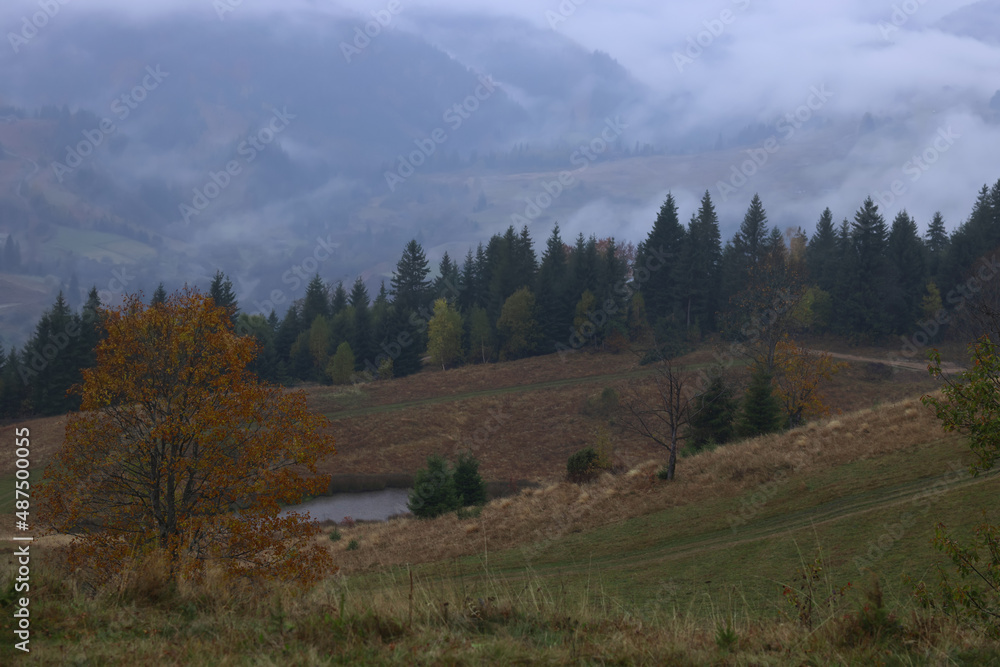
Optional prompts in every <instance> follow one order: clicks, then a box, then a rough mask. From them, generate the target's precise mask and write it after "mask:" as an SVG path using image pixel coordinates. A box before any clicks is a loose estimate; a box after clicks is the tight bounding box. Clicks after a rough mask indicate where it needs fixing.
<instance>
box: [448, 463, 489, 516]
mask: <svg viewBox="0 0 1000 667" xmlns="http://www.w3.org/2000/svg"><path fill="white" fill-rule="evenodd" d="M454 479H455V492H456V493H457V495H458V503H459V506H461V507H469V506H471V505H484V504H486V482H484V481H483V478H482V477H481V476H480V475H479V461H478V460H476V457H474V456H473V455H472V454H470V453H468V452H463V453H461V454H459V455H458V461H457V462H456V463H455V473H454Z"/></svg>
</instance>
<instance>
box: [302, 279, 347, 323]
mask: <svg viewBox="0 0 1000 667" xmlns="http://www.w3.org/2000/svg"><path fill="white" fill-rule="evenodd" d="M345 301H346V298H345ZM301 316H302V323H301V330H304V329H308V328H309V327H311V326H312V323H313V322H314V321H315V320H316V318H317V317H320V316H322V317H324V318H329V317H330V297H329V294H328V292H327V289H326V285H325V284H324V283H323V279H322V278H320V277H319V274H318V273H317V274H316V275H314V276H313V277H312V280H310V281H309V284H308V285H307V286H306V296H305V300H304V301H303V302H302V315H301Z"/></svg>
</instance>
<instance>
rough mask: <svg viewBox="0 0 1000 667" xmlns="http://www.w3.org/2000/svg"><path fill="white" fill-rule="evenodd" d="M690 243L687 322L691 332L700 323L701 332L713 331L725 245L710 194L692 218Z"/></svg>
mask: <svg viewBox="0 0 1000 667" xmlns="http://www.w3.org/2000/svg"><path fill="white" fill-rule="evenodd" d="M687 240H688V242H687V244H686V245H685V258H684V262H683V267H684V274H685V275H684V278H685V287H684V294H685V299H684V301H685V302H684V303H683V304H682V305H683V308H684V321H685V324H686V327H687V328H689V329H690V328H691V327H692V326H693V325H695V323H697V324H698V327H699V328H700V329H701V330H712V329H714V328H715V312H716V310H717V309H718V299H719V289H720V285H721V275H720V274H719V269H720V266H721V263H722V241H721V235H720V233H719V218H718V215H717V214H716V212H715V206H714V205H713V204H712V197H711V196H710V195H709V193H708V191H707V190H706V191H705V195H704V196H703V197H702V199H701V208H700V209H699V210H698V213H697V215H693V216H692V217H691V222H690V224H689V225H688V234H687Z"/></svg>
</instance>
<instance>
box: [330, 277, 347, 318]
mask: <svg viewBox="0 0 1000 667" xmlns="http://www.w3.org/2000/svg"><path fill="white" fill-rule="evenodd" d="M348 302H349V299H348V297H347V290H345V289H344V281H343V280H338V281H337V286H336V287H334V288H333V296H332V297H331V298H330V311H329V313H330V317H336V316H337V315H339V314H340V313H342V312H343V311H344V309H345V308H347V304H348Z"/></svg>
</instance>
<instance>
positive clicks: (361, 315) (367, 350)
mask: <svg viewBox="0 0 1000 667" xmlns="http://www.w3.org/2000/svg"><path fill="white" fill-rule="evenodd" d="M348 303H349V304H350V307H351V310H352V312H353V315H354V322H353V326H352V337H351V339H350V344H351V350H352V351H353V352H354V356H355V359H356V362H357V366H358V370H361V368H363V367H364V363H365V360H367V359H372V358H374V357H375V356H376V355H375V346H374V345H373V338H374V331H373V328H372V314H371V310H370V309H369V300H368V288H367V287H365V282H364V281H363V280H362V279H361V277H360V276H358V278H357V279H356V280H355V281H354V285H353V286H352V287H351V294H350V296H349V297H348Z"/></svg>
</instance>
